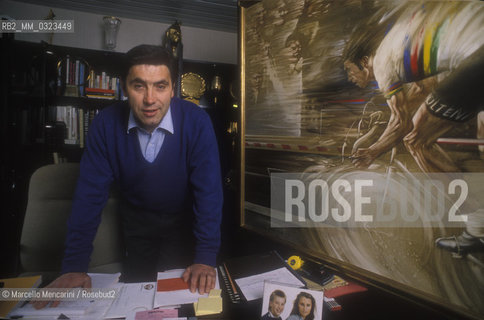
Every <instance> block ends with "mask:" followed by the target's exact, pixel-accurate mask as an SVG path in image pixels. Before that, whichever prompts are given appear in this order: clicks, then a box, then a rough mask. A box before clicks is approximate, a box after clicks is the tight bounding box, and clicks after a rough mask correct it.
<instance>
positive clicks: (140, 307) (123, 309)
mask: <svg viewBox="0 0 484 320" xmlns="http://www.w3.org/2000/svg"><path fill="white" fill-rule="evenodd" d="M119 285H120V290H119V292H118V296H117V297H116V299H115V300H114V301H113V303H112V304H111V307H109V309H108V311H107V312H106V314H105V315H104V319H109V318H124V317H126V316H127V314H128V313H130V312H132V311H144V310H151V309H153V297H154V296H155V288H156V286H155V283H154V282H140V283H123V284H121V283H120V284H119Z"/></svg>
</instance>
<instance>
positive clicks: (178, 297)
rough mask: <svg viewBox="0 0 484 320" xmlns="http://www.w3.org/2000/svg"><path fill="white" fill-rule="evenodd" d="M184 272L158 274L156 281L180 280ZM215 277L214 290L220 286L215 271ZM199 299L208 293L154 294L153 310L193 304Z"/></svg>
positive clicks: (170, 271)
mask: <svg viewBox="0 0 484 320" xmlns="http://www.w3.org/2000/svg"><path fill="white" fill-rule="evenodd" d="M214 270H215V269H214ZM184 271H185V270H184V269H175V270H169V271H165V272H158V276H157V280H164V279H173V278H181V276H182V275H183V272H184ZM215 275H216V278H215V288H216V289H220V285H219V283H218V274H217V270H215ZM200 297H208V293H206V294H204V295H201V294H199V293H198V292H196V293H191V292H190V290H189V289H183V290H174V291H165V292H156V293H155V302H154V304H153V308H158V307H166V306H173V305H180V304H186V303H194V302H196V301H197V300H198V298H200Z"/></svg>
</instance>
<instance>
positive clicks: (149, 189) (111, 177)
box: [62, 98, 223, 273]
mask: <svg viewBox="0 0 484 320" xmlns="http://www.w3.org/2000/svg"><path fill="white" fill-rule="evenodd" d="M170 108H171V112H172V117H173V126H174V134H173V135H172V134H167V135H166V136H165V140H164V142H163V146H162V147H161V150H160V152H159V153H158V155H157V157H156V158H155V160H154V161H153V163H149V162H148V161H146V160H145V158H144V157H143V155H142V153H141V149H140V146H139V141H138V137H137V133H136V130H130V132H129V133H128V132H127V124H128V116H129V106H128V104H127V103H126V102H122V103H117V104H114V105H112V106H110V107H107V108H105V109H103V110H102V111H101V112H100V113H99V114H98V115H97V116H96V117H95V118H94V120H93V122H92V124H91V125H90V127H89V134H88V137H87V142H86V150H85V151H84V154H83V157H82V159H81V164H80V176H79V180H78V182H77V188H76V192H75V195H74V199H73V205H72V212H71V216H70V218H69V221H68V232H67V238H66V248H65V253H64V260H63V264H62V272H63V273H66V272H86V271H87V268H88V265H89V259H90V255H91V253H92V249H93V248H92V242H93V240H94V237H95V235H96V231H97V228H98V226H99V223H100V221H101V211H102V209H103V208H104V206H105V204H106V201H107V199H108V195H109V188H110V185H111V183H112V182H113V181H115V182H116V183H117V184H118V186H119V189H120V191H121V195H122V196H123V197H124V198H125V199H126V200H127V201H128V202H129V203H130V204H132V205H133V206H135V207H138V208H141V209H143V210H149V211H153V212H157V213H159V214H176V213H177V212H183V211H184V210H186V209H187V207H188V208H189V209H191V210H192V211H193V213H194V224H193V232H194V235H195V239H196V244H195V255H194V256H195V258H194V263H202V264H207V265H212V266H213V265H215V260H216V256H217V252H218V249H219V246H220V222H221V215H222V202H223V195H222V183H221V182H222V181H221V175H220V163H219V157H218V149H217V141H216V139H215V134H214V131H213V127H212V124H211V121H210V118H209V116H208V114H207V113H206V112H205V111H203V110H201V109H200V108H199V107H197V106H196V105H195V104H193V103H190V102H187V101H185V100H181V99H177V98H173V99H172V100H171V104H170Z"/></svg>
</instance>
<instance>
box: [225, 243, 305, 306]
mask: <svg viewBox="0 0 484 320" xmlns="http://www.w3.org/2000/svg"><path fill="white" fill-rule="evenodd" d="M280 268H287V269H288V270H289V271H290V272H291V273H292V274H293V275H294V276H295V277H296V278H298V279H299V280H300V281H301V282H302V283H303V284H304V285H306V282H305V281H304V279H302V277H301V275H299V274H298V273H297V272H296V271H294V270H293V269H292V268H291V267H290V266H289V265H288V264H287V263H286V261H285V260H284V259H283V258H282V257H281V256H280V255H279V253H277V251H270V252H268V253H263V254H256V255H250V256H245V257H239V258H234V259H230V260H228V261H226V262H225V263H224V264H223V265H221V266H220V267H219V271H220V277H221V279H222V281H223V285H224V286H225V290H226V292H227V293H228V295H229V298H230V300H231V302H232V303H240V302H242V301H246V299H245V297H244V295H243V293H242V292H241V290H240V288H239V287H238V286H237V284H236V283H235V279H239V278H244V277H249V276H252V275H256V274H261V273H264V272H269V271H273V270H276V269H280Z"/></svg>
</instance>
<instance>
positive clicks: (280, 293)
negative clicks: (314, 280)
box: [261, 281, 324, 320]
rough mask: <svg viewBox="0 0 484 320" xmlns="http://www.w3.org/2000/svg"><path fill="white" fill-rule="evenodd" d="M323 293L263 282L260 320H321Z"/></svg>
mask: <svg viewBox="0 0 484 320" xmlns="http://www.w3.org/2000/svg"><path fill="white" fill-rule="evenodd" d="M323 297H324V295H323V292H322V291H315V290H307V289H301V288H299V287H295V286H291V285H288V284H281V283H277V282H271V281H266V282H264V296H263V299H262V314H261V320H270V319H279V320H321V319H322V318H323Z"/></svg>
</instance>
